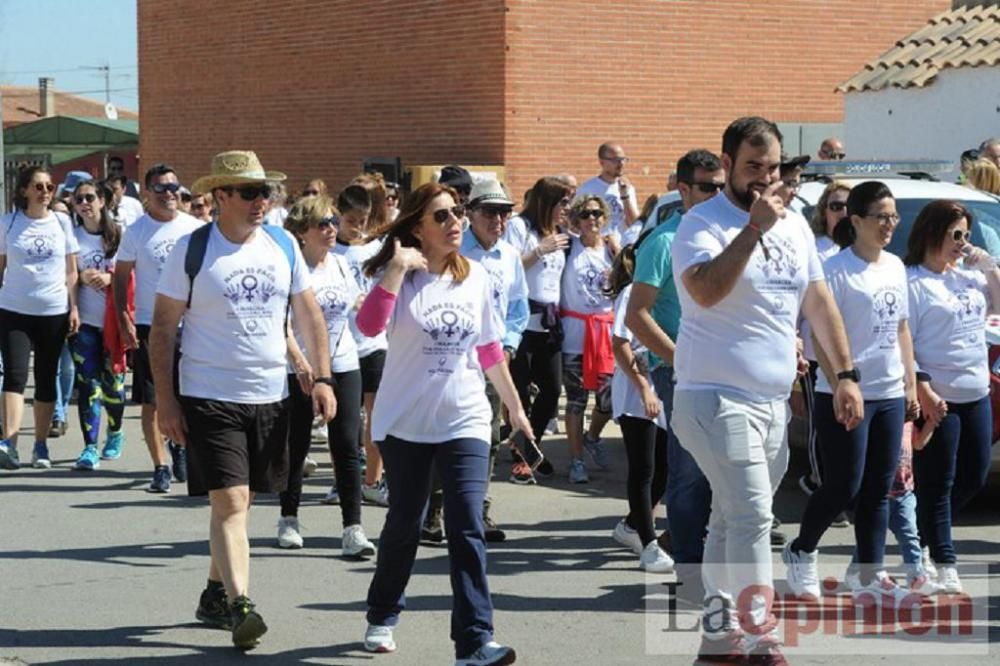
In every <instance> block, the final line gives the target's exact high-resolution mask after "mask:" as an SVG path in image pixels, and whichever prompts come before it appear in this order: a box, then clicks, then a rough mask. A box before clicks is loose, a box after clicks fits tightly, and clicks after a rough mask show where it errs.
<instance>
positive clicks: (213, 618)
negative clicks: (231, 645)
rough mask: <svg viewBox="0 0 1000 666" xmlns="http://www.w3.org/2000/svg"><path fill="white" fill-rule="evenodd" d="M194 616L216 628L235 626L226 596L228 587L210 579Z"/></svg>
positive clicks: (229, 628)
mask: <svg viewBox="0 0 1000 666" xmlns="http://www.w3.org/2000/svg"><path fill="white" fill-rule="evenodd" d="M194 616H195V617H196V618H198V621H199V622H202V623H204V624H207V625H208V626H210V627H215V628H216V629H226V630H231V629H232V628H233V617H232V615H231V614H230V612H229V600H228V599H227V598H226V588H224V587H223V586H222V583H214V584H213V582H211V581H210V582H209V584H208V586H207V587H206V588H205V589H204V590H202V592H201V598H200V599H199V600H198V608H197V610H195V612H194Z"/></svg>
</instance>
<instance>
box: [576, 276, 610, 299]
mask: <svg viewBox="0 0 1000 666" xmlns="http://www.w3.org/2000/svg"><path fill="white" fill-rule="evenodd" d="M606 278H607V272H606V271H602V270H600V269H597V268H594V267H593V266H590V267H588V268H587V269H586V270H584V271H583V272H581V273H580V275H579V279H578V282H579V285H580V291H581V292H582V293H583V296H584V298H586V299H587V303H588V304H589V305H591V306H596V305H599V304H600V303H601V302H602V301H604V286H605V284H606V282H607V280H606Z"/></svg>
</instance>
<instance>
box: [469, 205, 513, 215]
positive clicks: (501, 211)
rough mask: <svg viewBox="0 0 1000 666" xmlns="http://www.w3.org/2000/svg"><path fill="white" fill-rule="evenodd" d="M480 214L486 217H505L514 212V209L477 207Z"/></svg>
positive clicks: (507, 207) (508, 207) (506, 207)
mask: <svg viewBox="0 0 1000 666" xmlns="http://www.w3.org/2000/svg"><path fill="white" fill-rule="evenodd" d="M476 210H478V211H479V212H480V213H481V214H483V215H485V216H486V217H493V216H494V215H495V216H497V217H507V216H508V215H510V214H511V213H513V212H514V209H513V208H511V207H510V206H478V207H477V208H476Z"/></svg>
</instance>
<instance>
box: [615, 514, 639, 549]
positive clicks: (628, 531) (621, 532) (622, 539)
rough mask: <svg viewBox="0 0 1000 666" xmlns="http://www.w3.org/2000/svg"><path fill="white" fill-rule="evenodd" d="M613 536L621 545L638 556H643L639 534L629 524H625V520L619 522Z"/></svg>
mask: <svg viewBox="0 0 1000 666" xmlns="http://www.w3.org/2000/svg"><path fill="white" fill-rule="evenodd" d="M611 536H612V538H614V540H615V541H617V542H618V543H620V544H621V545H623V546H625V547H626V548H630V549H631V550H632V552H633V553H635V554H636V555H641V554H642V550H643V548H642V539H640V538H639V533H638V532H636V531H635V530H634V529H632V528H631V527H629V526H628V523H626V522H625V519H624V518H622V519H621V520H619V521H618V524H617V525H615V529H614V530H613V531H612V532H611Z"/></svg>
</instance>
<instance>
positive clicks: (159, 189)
mask: <svg viewBox="0 0 1000 666" xmlns="http://www.w3.org/2000/svg"><path fill="white" fill-rule="evenodd" d="M149 189H150V190H152V191H153V192H155V193H156V194H163V193H164V192H170V193H171V194H176V193H177V190H179V189H181V185H180V183H154V184H153V185H150V186H149Z"/></svg>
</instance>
